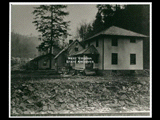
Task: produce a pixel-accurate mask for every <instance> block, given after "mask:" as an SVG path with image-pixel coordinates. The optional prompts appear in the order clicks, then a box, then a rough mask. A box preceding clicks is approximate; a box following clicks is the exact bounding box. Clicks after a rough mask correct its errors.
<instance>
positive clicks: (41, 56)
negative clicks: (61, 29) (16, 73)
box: [31, 54, 55, 61]
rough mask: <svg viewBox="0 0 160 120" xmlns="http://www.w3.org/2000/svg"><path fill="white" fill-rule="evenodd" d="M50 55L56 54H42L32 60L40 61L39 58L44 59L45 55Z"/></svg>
mask: <svg viewBox="0 0 160 120" xmlns="http://www.w3.org/2000/svg"><path fill="white" fill-rule="evenodd" d="M50 56H52V57H54V56H55V55H53V54H46V55H40V56H38V57H36V58H34V59H33V60H31V61H38V60H40V59H42V58H44V57H50Z"/></svg>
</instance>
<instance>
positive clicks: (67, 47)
mask: <svg viewBox="0 0 160 120" xmlns="http://www.w3.org/2000/svg"><path fill="white" fill-rule="evenodd" d="M76 41H77V42H79V41H78V40H75V41H73V42H72V43H71V44H69V45H68V46H66V47H65V48H64V49H62V50H61V51H60V52H59V53H58V54H57V55H56V56H55V57H54V59H56V58H57V57H58V56H59V55H60V54H62V53H63V52H64V51H66V50H67V49H69V48H70V47H71V46H72V45H73V44H74V43H75V42H76ZM79 43H80V42H79ZM80 44H81V43H80Z"/></svg>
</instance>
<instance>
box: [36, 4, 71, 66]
mask: <svg viewBox="0 0 160 120" xmlns="http://www.w3.org/2000/svg"><path fill="white" fill-rule="evenodd" d="M66 7H67V6H66V5H40V6H39V7H35V10H34V11H33V14H34V15H35V18H34V19H35V20H34V21H33V23H34V24H35V26H36V30H38V32H40V33H41V36H40V38H39V39H40V40H41V41H43V42H42V43H41V44H40V45H39V46H38V47H37V48H38V50H39V51H41V50H42V51H45V50H48V49H49V50H50V54H52V49H53V47H54V46H58V44H57V41H59V40H61V38H62V36H67V35H69V34H68V33H67V30H68V26H69V21H64V17H65V16H66V15H68V14H69V13H68V12H66V11H65V10H64V8H66ZM50 68H51V59H50Z"/></svg>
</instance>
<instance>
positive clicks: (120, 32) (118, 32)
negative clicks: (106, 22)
mask: <svg viewBox="0 0 160 120" xmlns="http://www.w3.org/2000/svg"><path fill="white" fill-rule="evenodd" d="M99 35H111V36H129V37H148V36H146V35H143V34H140V33H136V32H133V31H130V30H127V29H123V28H120V27H117V26H111V27H109V28H107V29H105V30H103V31H101V32H99V33H97V34H95V35H93V36H92V37H89V38H88V39H86V40H89V39H92V38H94V37H96V36H99Z"/></svg>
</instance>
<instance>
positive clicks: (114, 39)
mask: <svg viewBox="0 0 160 120" xmlns="http://www.w3.org/2000/svg"><path fill="white" fill-rule="evenodd" d="M112 46H118V39H117V38H113V39H112Z"/></svg>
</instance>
